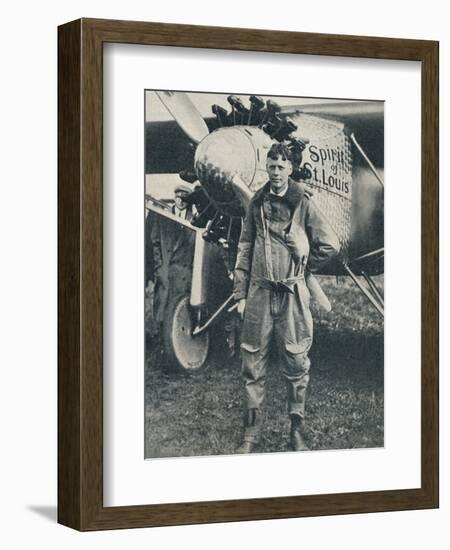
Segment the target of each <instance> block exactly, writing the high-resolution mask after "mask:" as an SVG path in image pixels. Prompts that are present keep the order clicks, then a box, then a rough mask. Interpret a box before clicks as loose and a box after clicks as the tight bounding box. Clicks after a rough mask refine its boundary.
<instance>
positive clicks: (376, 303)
mask: <svg viewBox="0 0 450 550" xmlns="http://www.w3.org/2000/svg"><path fill="white" fill-rule="evenodd" d="M342 265H343V266H344V269H345V271H347V273H348V274H349V275H350V278H351V279H352V281H353V282H354V283H355V285H356V286H357V287H358V288H359V290H360V291H361V292H362V294H363V295H364V296H365V297H366V298H367V299H368V300H369V302H370V303H371V304H372V305H373V307H374V308H375V309H376V310H377V311H378V313H379V314H380V315H381V317H383V318H384V300H383V297H382V296H381V294H380V292H379V290H378V288H377V287H376V286H375V283H374V282H373V280H372V279H371V277H370V275H368V274H367V273H365V272H363V271H361V273H362V275H363V277H364V279H365V281H366V283H367V286H364V285H363V284H361V282H360V281H359V280H358V278H357V277H356V275H355V274H354V273H353V271H352V270H351V269H350V268H349V267H348V265H347V264H346V263H343V264H342Z"/></svg>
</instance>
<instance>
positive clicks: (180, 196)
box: [175, 192, 187, 210]
mask: <svg viewBox="0 0 450 550" xmlns="http://www.w3.org/2000/svg"><path fill="white" fill-rule="evenodd" d="M185 197H186V194H185V193H179V192H178V193H175V206H176V207H177V208H178V210H184V209H185V208H187V202H185V201H184V199H185Z"/></svg>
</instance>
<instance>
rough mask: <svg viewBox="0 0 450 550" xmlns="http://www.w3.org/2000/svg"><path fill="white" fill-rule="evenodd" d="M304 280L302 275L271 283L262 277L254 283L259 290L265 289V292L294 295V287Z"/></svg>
mask: <svg viewBox="0 0 450 550" xmlns="http://www.w3.org/2000/svg"><path fill="white" fill-rule="evenodd" d="M303 279H304V276H303V275H299V276H298V277H289V278H287V279H280V280H279V281H272V280H271V279H266V278H264V277H262V278H261V279H257V280H256V281H255V282H256V284H257V285H258V286H259V287H260V288H265V289H267V290H277V291H278V292H289V293H290V294H294V288H293V287H294V285H295V284H296V283H298V282H299V281H302V280H303Z"/></svg>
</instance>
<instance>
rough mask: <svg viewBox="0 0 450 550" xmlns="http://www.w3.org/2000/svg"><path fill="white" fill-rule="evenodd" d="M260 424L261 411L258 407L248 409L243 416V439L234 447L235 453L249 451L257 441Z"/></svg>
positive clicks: (247, 452) (246, 452)
mask: <svg viewBox="0 0 450 550" xmlns="http://www.w3.org/2000/svg"><path fill="white" fill-rule="evenodd" d="M260 425H261V413H260V411H259V410H258V409H249V410H248V411H246V413H245V416H244V440H243V441H242V443H241V444H240V445H239V447H238V448H237V449H236V451H235V452H236V454H249V453H251V452H252V451H253V450H254V449H255V447H256V443H257V439H258V436H259V429H260Z"/></svg>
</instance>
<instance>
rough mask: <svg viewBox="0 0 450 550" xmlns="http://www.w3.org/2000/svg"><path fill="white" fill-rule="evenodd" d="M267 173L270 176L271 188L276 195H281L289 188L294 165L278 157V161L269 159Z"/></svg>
mask: <svg viewBox="0 0 450 550" xmlns="http://www.w3.org/2000/svg"><path fill="white" fill-rule="evenodd" d="M266 169H267V173H268V174H269V180H270V186H271V188H272V190H273V191H274V192H275V193H281V192H282V191H283V190H284V188H285V187H286V186H287V184H288V181H289V176H290V175H291V174H292V163H291V162H290V161H289V160H283V159H282V158H281V157H278V158H277V159H276V160H274V159H272V158H270V157H267V163H266Z"/></svg>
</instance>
